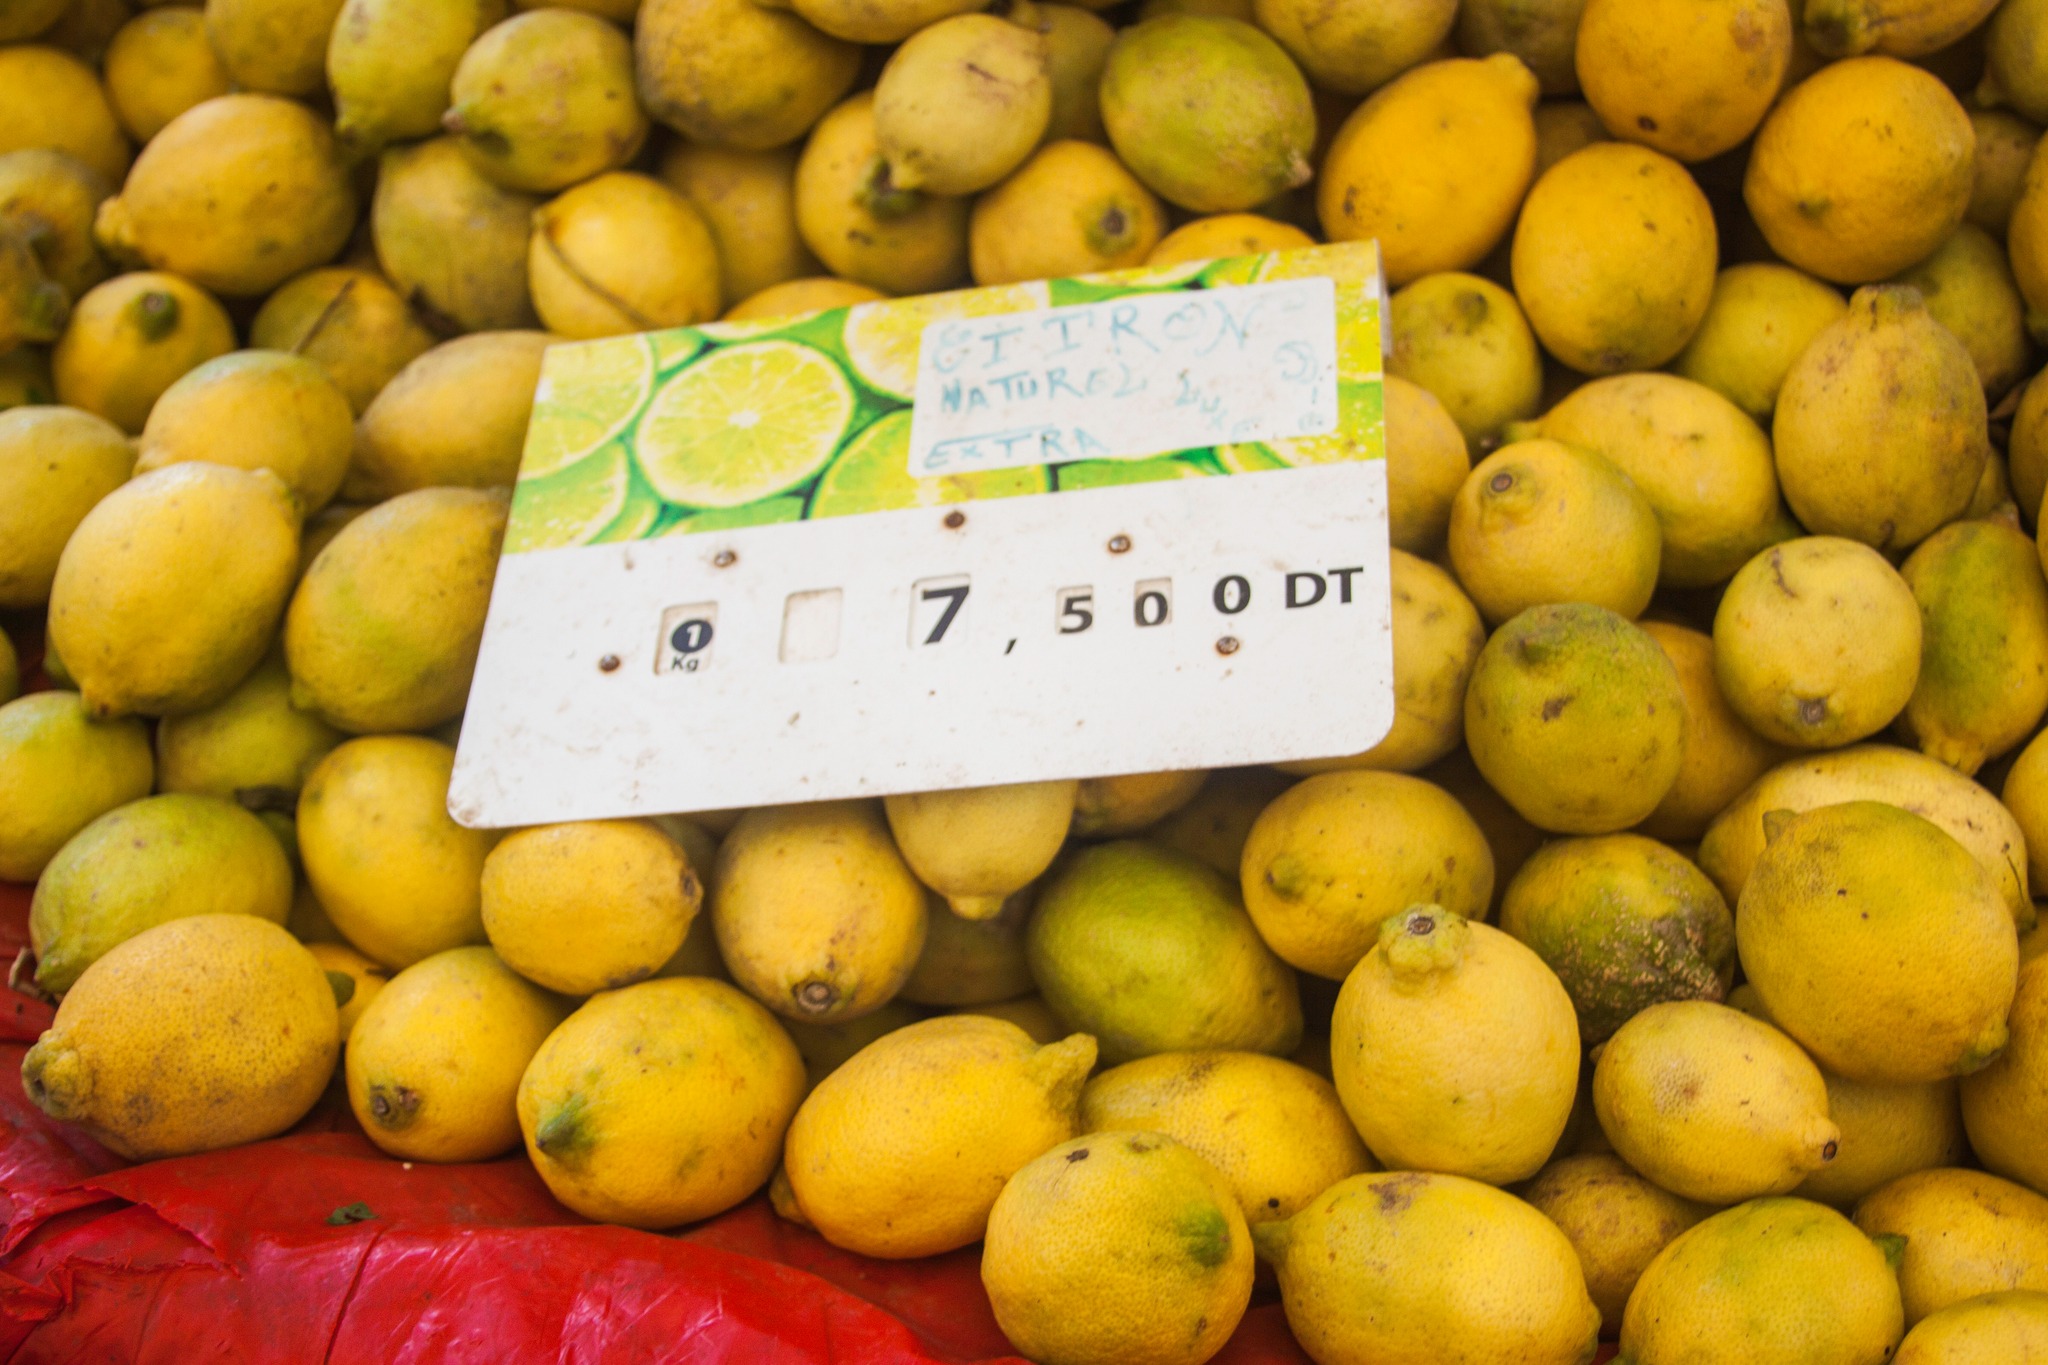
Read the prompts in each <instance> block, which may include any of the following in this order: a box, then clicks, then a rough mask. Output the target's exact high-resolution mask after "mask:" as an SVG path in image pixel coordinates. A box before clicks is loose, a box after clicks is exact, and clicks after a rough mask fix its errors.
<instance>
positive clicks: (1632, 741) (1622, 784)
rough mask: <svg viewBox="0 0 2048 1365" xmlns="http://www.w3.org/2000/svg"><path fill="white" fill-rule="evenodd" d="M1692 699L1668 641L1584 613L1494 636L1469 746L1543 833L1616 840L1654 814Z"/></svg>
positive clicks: (1537, 614) (1470, 714) (1523, 621)
mask: <svg viewBox="0 0 2048 1365" xmlns="http://www.w3.org/2000/svg"><path fill="white" fill-rule="evenodd" d="M1684 707H1685V704H1684V694H1683V693H1682V692H1681V691H1680V690H1679V686H1678V672H1677V670H1676V669H1675V668H1673V667H1672V664H1671V660H1670V659H1669V658H1667V657H1666V656H1665V654H1664V652H1663V651H1662V650H1661V649H1659V648H1658V647H1657V642H1656V641H1654V640H1652V639H1651V638H1650V637H1649V636H1647V635H1645V634H1643V632H1642V631H1640V630H1639V629H1637V628H1636V627H1635V626H1633V625H1631V624H1630V623H1629V622H1628V621H1627V620H1625V619H1624V618H1622V617H1620V616H1618V615H1616V614H1615V613H1614V612H1611V611H1608V610H1606V609H1605V608H1603V607H1598V606H1592V605H1589V604H1584V603H1566V604H1563V605H1558V606H1542V607H1532V608H1530V609H1529V610H1527V611H1525V612H1523V613H1522V614H1521V615H1519V616H1517V617H1515V618H1514V619H1513V620H1511V621H1509V622H1507V624H1505V625H1503V626H1502V627H1501V628H1500V629H1499V630H1496V631H1495V632H1494V633H1493V638H1492V639H1490V640H1488V641H1487V643H1486V648H1485V649H1483V650H1481V651H1480V652H1479V662H1478V663H1477V664H1475V665H1474V666H1473V669H1472V681H1471V684H1470V686H1469V687H1468V688H1467V689H1466V692H1465V742H1466V745H1467V746H1468V747H1469V748H1470V749H1471V752H1472V759H1473V761H1474V763H1476V764H1477V765H1478V768H1479V771H1480V772H1481V773H1482V774H1484V775H1485V777H1486V780H1487V782H1488V783H1489V784H1490V785H1492V786H1493V787H1494V788H1495V789H1496V790H1497V791H1499V792H1500V794H1501V795H1502V796H1504V797H1506V798H1507V800H1508V803H1509V804H1510V805H1512V806H1513V807H1514V808H1515V810H1516V811H1517V812H1518V813H1519V814H1520V815H1521V816H1522V817H1523V818H1524V819H1527V820H1528V821H1530V822H1531V823H1532V824H1535V825H1538V826H1540V827H1542V828H1544V829H1548V830H1551V831H1553V832H1555V833H1559V834H1609V833H1612V832H1614V831H1615V830H1620V829H1626V828H1628V827H1629V826H1630V825H1633V824H1635V823H1637V822H1638V821H1640V820H1642V819H1643V818H1644V817H1645V816H1647V815H1649V814H1650V813H1651V812H1652V811H1654V810H1655V809H1656V808H1657V806H1658V805H1659V804H1660V803H1661V802H1662V801H1663V799H1664V796H1665V794H1666V793H1667V792H1669V791H1670V790H1671V787H1672V785H1673V784H1674V783H1675V782H1676V781H1677V778H1678V770H1679V764H1680V763H1681V761H1682V759H1683V756H1684V738H1685V709H1684Z"/></svg>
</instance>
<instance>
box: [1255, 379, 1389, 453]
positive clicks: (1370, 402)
mask: <svg viewBox="0 0 2048 1365" xmlns="http://www.w3.org/2000/svg"><path fill="white" fill-rule="evenodd" d="M1380 404H1381V393H1380V386H1379V385H1378V384H1376V383H1375V384H1347V383H1345V382H1343V381H1341V380H1340V381H1338V384H1337V429H1336V430H1335V431H1333V432H1331V433H1329V434H1328V435H1326V436H1294V437H1289V438H1287V439H1285V440H1278V441H1262V442H1255V443H1252V444H1247V445H1238V446H1223V447H1220V448H1218V450H1217V452H1216V458H1217V459H1218V460H1219V461H1221V463H1222V465H1223V467H1224V468H1225V469H1228V470H1230V471H1231V472H1232V473H1250V472H1251V471H1253V470H1255V469H1274V468H1280V467H1285V468H1299V467H1301V466H1303V465H1322V464H1357V463H1359V462H1361V461H1364V460H1383V459H1385V458H1386V455H1387V450H1386V440H1385V434H1384V432H1383V431H1382V430H1381V427H1380ZM1268 460H1270V461H1272V463H1263V461H1268Z"/></svg>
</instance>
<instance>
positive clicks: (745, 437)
mask: <svg viewBox="0 0 2048 1365" xmlns="http://www.w3.org/2000/svg"><path fill="white" fill-rule="evenodd" d="M853 408H854V396H853V389H852V386H851V385H849V384H848V383H847V381H846V376H845V375H843V374H841V373H840V371H839V369H838V367H837V366H836V365H834V364H833V363H832V362H831V361H830V360H828V359H827V358H826V357H825V356H824V355H822V354H820V353H819V352H817V351H814V350H812V349H811V348H809V347H807V346H802V345H798V344H797V343H795V342H789V341H759V342H751V343H747V344H743V345H738V346H732V347H727V348H725V349H721V350H717V351H713V352H711V353H710V354H709V355H707V356H705V357H704V358H703V359H701V360H699V361H697V362H696V363H694V364H692V365H691V366H689V367H688V368H686V369H685V370H683V371H682V372H681V373H680V374H678V375H677V376H676V377H675V378H673V379H671V380H669V381H668V383H666V384H665V385H663V386H662V388H661V389H660V391H658V392H657V393H656V394H655V395H654V398H653V400H652V402H650V403H649V404H648V407H647V411H646V414H645V415H644V416H643V417H642V418H641V422H640V428H639V436H638V440H637V441H636V443H635V447H634V449H635V453H636V455H637V456H638V460H639V466H640V469H641V471H642V472H643V473H644V474H645V475H646V476H647V480H648V482H649V483H651V484H652V485H653V486H654V489H655V491H656V492H658V493H660V494H661V495H662V497H663V498H665V499H666V500H668V501H669V502H674V503H681V504H684V505H685V506H691V507H739V506H742V505H744V504H746V503H751V502H757V501H759V500H761V499H763V498H767V497H772V496H773V495H775V494H777V493H780V492H783V491H784V490H786V489H789V488H793V487H795V486H796V485H798V484H801V483H803V482H804V481H805V480H807V479H809V478H810V477H811V476H813V475H814V474H816V473H817V472H818V471H819V470H820V469H821V468H823V467H824V465H825V463H826V461H828V460H830V459H831V458H832V455H833V453H834V451H836V450H837V449H838V446H839V443H840V439H841V437H842V436H843V434H844V433H845V430H846V426H847V423H848V422H849V420H850V419H851V418H852V416H853Z"/></svg>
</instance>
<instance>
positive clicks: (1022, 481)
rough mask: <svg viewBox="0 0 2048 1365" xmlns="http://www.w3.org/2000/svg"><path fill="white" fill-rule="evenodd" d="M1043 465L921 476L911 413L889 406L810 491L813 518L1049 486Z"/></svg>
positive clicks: (933, 504) (1046, 489) (996, 495)
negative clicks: (913, 463)
mask: <svg viewBox="0 0 2048 1365" xmlns="http://www.w3.org/2000/svg"><path fill="white" fill-rule="evenodd" d="M1051 486H1052V481H1051V479H1050V478H1049V477H1048V476H1047V474H1046V471H1045V469H1044V468H1043V467H1042V466H1038V465H1032V466H1029V467H1027V468H1023V469H986V470H978V471H975V472H973V473H966V474H945V475H941V476H939V477H936V478H919V477H916V476H914V475H913V474H911V473H910V413H909V412H907V411H900V412H892V413H888V414H886V415H884V416H883V417H881V418H879V419H877V420H876V421H874V422H873V423H871V424H869V425H868V426H867V427H866V428H864V429H863V430H862V431H861V433H860V435H858V436H856V437H854V438H853V439H852V440H851V441H848V442H847V443H846V446H845V448H844V449H843V450H841V451H840V453H839V454H838V455H837V456H836V457H834V459H833V461H832V463H831V464H830V465H828V466H827V467H826V469H825V475H824V477H823V478H821V479H819V480H818V489H817V491H816V492H815V493H814V494H812V495H811V506H810V515H811V517H812V518H814V519H816V518H822V517H845V516H854V515H857V514H859V513H861V512H885V511H891V510H894V509H897V508H902V507H939V506H943V505H945V504H947V503H954V502H972V501H974V500H976V499H979V498H1007V497H1014V496H1016V495H1018V494H1022V493H1045V492H1049V491H1051Z"/></svg>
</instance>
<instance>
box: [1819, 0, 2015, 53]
mask: <svg viewBox="0 0 2048 1365" xmlns="http://www.w3.org/2000/svg"><path fill="white" fill-rule="evenodd" d="M1997 7H1998V5H1997V0H1935V3H1932V4H1927V3H1922V0H1815V2H1814V3H1812V4H1809V5H1808V6H1807V7H1806V13H1805V16H1804V20H1803V27H1802V30H1801V31H1802V33H1803V34H1804V36H1805V38H1806V41H1807V42H1808V43H1810V44H1812V46H1813V48H1814V50H1815V51H1817V52H1819V53H1821V54H1822V55H1823V56H1827V57H1848V56H1853V55H1855V54H1856V53H1859V52H1871V51H1877V52H1886V53H1890V54H1891V55H1892V56H1894V57H1922V56H1926V55H1927V54H1929V53H1931V52H1936V51H1939V50H1940V49H1942V48H1945V47H1947V46H1948V45H1949V44H1951V43H1953V42H1955V41H1956V40H1957V39H1959V38H1961V37H1962V36H1963V35H1964V34H1966V33H1968V32H1969V31H1970V30H1971V29H1973V28H1975V27H1977V25H1978V24H1980V23H1982V22H1983V21H1984V18H1985V16H1987V15H1989V14H1990V13H1991V11H1992V10H1994V9H1996V8H1997Z"/></svg>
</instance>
